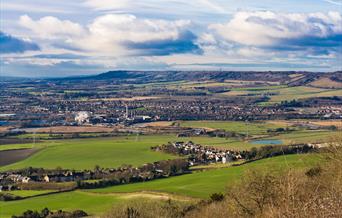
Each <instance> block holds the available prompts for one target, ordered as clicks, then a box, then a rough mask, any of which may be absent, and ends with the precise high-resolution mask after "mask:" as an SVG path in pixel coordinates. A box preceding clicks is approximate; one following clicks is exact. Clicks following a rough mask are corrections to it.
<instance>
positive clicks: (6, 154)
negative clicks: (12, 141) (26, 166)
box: [0, 148, 38, 166]
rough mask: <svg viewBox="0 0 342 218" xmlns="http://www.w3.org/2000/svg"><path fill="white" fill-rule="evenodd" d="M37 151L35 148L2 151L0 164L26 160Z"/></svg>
mask: <svg viewBox="0 0 342 218" xmlns="http://www.w3.org/2000/svg"><path fill="white" fill-rule="evenodd" d="M37 151H38V149H33V148H29V149H16V150H6V151H0V166H5V165H8V164H12V163H15V162H18V161H21V160H24V159H26V158H28V157H29V156H31V155H32V154H34V153H36V152H37Z"/></svg>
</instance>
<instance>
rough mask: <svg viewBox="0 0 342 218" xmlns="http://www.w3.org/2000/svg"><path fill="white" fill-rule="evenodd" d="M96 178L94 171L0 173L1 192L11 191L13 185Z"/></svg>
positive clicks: (19, 171) (32, 169)
mask: <svg viewBox="0 0 342 218" xmlns="http://www.w3.org/2000/svg"><path fill="white" fill-rule="evenodd" d="M93 177H94V172H92V171H81V172H75V171H69V170H43V169H34V168H31V169H30V170H26V169H25V170H18V171H9V172H2V173H0V191H4V190H9V189H11V187H13V184H18V183H30V182H71V181H77V180H87V179H92V178H93Z"/></svg>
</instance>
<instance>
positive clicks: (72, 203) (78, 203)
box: [0, 191, 122, 218]
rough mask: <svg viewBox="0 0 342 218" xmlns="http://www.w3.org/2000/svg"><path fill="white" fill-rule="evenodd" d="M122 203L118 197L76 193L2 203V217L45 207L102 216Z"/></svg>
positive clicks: (0, 207) (0, 208)
mask: <svg viewBox="0 0 342 218" xmlns="http://www.w3.org/2000/svg"><path fill="white" fill-rule="evenodd" d="M120 202H122V199H120V198H119V197H117V196H111V195H94V194H90V193H84V192H79V191H74V192H67V193H60V194H52V195H47V196H41V197H34V198H28V199H24V200H19V201H10V202H3V201H0V217H1V218H9V217H11V216H12V215H14V214H16V215H19V214H21V213H22V212H24V211H25V210H28V209H30V210H39V211H40V210H42V209H44V208H45V207H48V208H49V209H50V210H59V209H63V210H66V211H73V210H77V209H83V210H85V211H86V212H87V213H90V214H101V213H103V212H105V211H107V210H109V209H110V208H111V207H112V205H113V204H115V203H120Z"/></svg>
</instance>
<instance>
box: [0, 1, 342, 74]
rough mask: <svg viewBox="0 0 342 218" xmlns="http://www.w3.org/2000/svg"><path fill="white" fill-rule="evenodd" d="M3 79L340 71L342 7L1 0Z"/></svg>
mask: <svg viewBox="0 0 342 218" xmlns="http://www.w3.org/2000/svg"><path fill="white" fill-rule="evenodd" d="M0 13H1V16H0V22H1V26H0V66H1V69H0V76H23V77H26V76H28V77H65V76H75V75H84V74H86V75H91V74H95V73H99V72H105V71H109V70H112V69H134V70H160V71H163V70H198V69H200V70H219V69H221V68H222V69H223V70H233V71H249V70H255V71H268V70H271V71H283V70H285V71H287V70H289V71H297V70H304V71H320V72H331V71H338V70H341V69H342V26H341V23H342V0H300V1H294V0H284V1H281V2H278V3H276V4H274V3H273V2H272V1H269V0H261V1H252V0H246V1H232V0H227V1H223V0H194V1H190V2H189V1H184V0H172V1H171V0H164V1H162V2H160V1H156V0H141V1H133V0H101V1H99V0H74V1H72V2H70V1H66V0H60V1H58V2H51V1H49V2H47V1H43V0H25V1H24V0H11V1H7V0H4V1H3V2H1V8H0Z"/></svg>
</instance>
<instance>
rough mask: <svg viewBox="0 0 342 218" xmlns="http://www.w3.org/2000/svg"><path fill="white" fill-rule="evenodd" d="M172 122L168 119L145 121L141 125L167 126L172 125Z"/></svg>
mask: <svg viewBox="0 0 342 218" xmlns="http://www.w3.org/2000/svg"><path fill="white" fill-rule="evenodd" d="M173 123H174V122H170V121H157V122H152V123H145V124H143V125H142V126H143V127H168V126H172V124H173Z"/></svg>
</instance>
